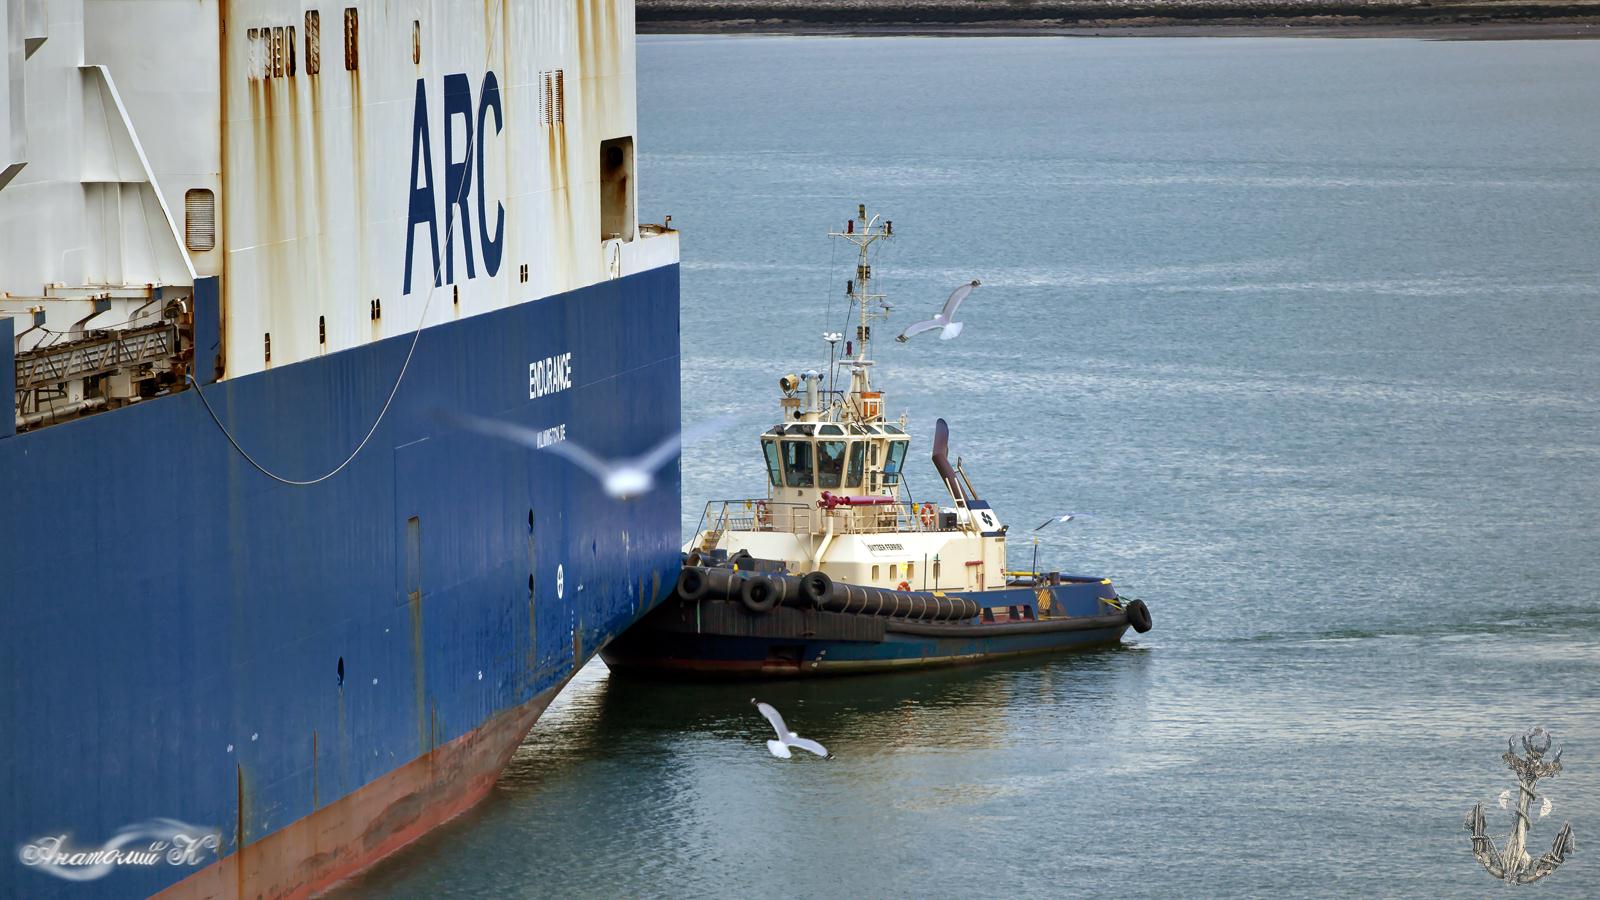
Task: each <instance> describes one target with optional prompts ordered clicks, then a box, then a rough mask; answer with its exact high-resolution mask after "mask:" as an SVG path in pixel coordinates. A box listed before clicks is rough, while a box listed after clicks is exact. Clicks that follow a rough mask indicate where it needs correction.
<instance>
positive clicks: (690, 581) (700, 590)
mask: <svg viewBox="0 0 1600 900" xmlns="http://www.w3.org/2000/svg"><path fill="white" fill-rule="evenodd" d="M710 588H711V585H710V584H709V583H708V582H707V581H706V571H705V570H704V569H702V568H699V567H698V566H685V567H684V568H683V569H681V570H679V572H678V583H677V586H676V590H677V592H678V596H679V597H682V598H683V599H685V600H699V599H700V598H701V597H704V596H705V595H706V591H707V590H709V589H710Z"/></svg>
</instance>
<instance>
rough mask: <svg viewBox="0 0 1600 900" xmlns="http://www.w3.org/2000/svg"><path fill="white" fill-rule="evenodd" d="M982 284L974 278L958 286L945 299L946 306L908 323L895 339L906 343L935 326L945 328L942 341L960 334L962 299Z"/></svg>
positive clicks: (942, 332)
mask: <svg viewBox="0 0 1600 900" xmlns="http://www.w3.org/2000/svg"><path fill="white" fill-rule="evenodd" d="M980 284H982V282H980V281H979V280H978V279H976V278H974V279H972V281H970V282H968V283H967V284H963V285H962V286H961V287H958V288H956V289H955V292H954V293H952V294H951V295H950V299H948V300H946V301H944V308H943V309H941V310H939V311H938V312H936V313H934V314H933V318H931V319H925V320H923V321H921V322H918V323H916V324H915V325H908V326H907V327H906V330H905V331H902V332H900V335H899V336H898V337H896V338H895V340H897V341H899V342H900V343H902V344H904V343H905V342H906V341H909V340H911V339H912V338H913V337H915V336H917V335H919V334H921V333H923V332H924V331H932V330H933V329H935V328H942V329H944V330H943V331H941V332H939V340H941V341H948V340H950V339H951V338H953V337H955V336H956V335H958V334H960V333H961V329H962V327H963V325H964V323H962V322H957V321H956V310H957V309H959V308H960V307H961V301H963V300H965V299H967V295H968V294H970V293H972V292H973V290H975V289H976V288H977V287H978V285H980Z"/></svg>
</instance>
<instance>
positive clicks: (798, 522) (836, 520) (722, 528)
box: [698, 497, 961, 543]
mask: <svg viewBox="0 0 1600 900" xmlns="http://www.w3.org/2000/svg"><path fill="white" fill-rule="evenodd" d="M924 507H926V508H927V509H930V510H931V512H926V513H925V512H924ZM944 518H945V517H944V515H943V514H942V513H941V511H940V510H939V509H938V508H937V507H936V506H934V505H933V504H931V503H930V504H916V503H911V502H910V501H905V500H897V501H895V502H894V503H892V504H890V503H886V504H882V505H877V506H838V507H834V508H833V509H823V508H819V507H817V506H815V505H813V504H807V503H791V502H779V501H773V500H768V499H766V498H764V497H763V498H754V497H752V498H749V499H740V500H713V501H711V502H709V503H707V504H706V508H705V511H704V512H703V513H702V514H701V516H700V528H699V531H698V533H699V534H701V535H703V536H704V537H705V538H706V540H707V542H708V543H714V542H715V541H717V540H720V539H721V537H722V535H723V534H725V533H727V532H730V531H731V532H778V533H788V534H821V533H823V532H825V531H827V530H828V526H829V524H830V523H831V524H832V526H833V532H834V534H905V533H908V532H936V531H960V530H961V528H960V526H959V525H951V526H946V525H945V524H944Z"/></svg>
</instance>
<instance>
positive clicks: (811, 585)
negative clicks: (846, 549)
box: [800, 572, 833, 606]
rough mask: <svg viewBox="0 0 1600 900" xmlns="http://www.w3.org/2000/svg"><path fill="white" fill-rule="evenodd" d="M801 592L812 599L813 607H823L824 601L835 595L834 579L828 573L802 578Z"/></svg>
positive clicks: (813, 574)
mask: <svg viewBox="0 0 1600 900" xmlns="http://www.w3.org/2000/svg"><path fill="white" fill-rule="evenodd" d="M800 590H801V592H802V593H804V594H805V595H806V596H807V597H809V598H811V602H812V604H813V605H816V606H821V605H822V601H824V600H826V599H828V595H830V594H832V593H833V579H832V578H829V577H828V573H826V572H812V573H810V574H807V575H804V576H801V579H800Z"/></svg>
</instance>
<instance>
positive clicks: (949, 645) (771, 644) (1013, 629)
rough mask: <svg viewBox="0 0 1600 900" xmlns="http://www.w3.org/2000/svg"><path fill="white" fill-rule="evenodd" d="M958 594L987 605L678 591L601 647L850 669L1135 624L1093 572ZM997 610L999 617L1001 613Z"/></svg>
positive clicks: (1110, 636) (641, 665)
mask: <svg viewBox="0 0 1600 900" xmlns="http://www.w3.org/2000/svg"><path fill="white" fill-rule="evenodd" d="M948 596H951V597H959V598H964V599H969V600H973V601H975V602H977V603H978V604H979V605H980V607H983V608H985V610H986V613H985V615H983V616H980V617H978V618H975V619H973V620H970V621H966V622H954V623H932V622H911V621H906V620H903V619H894V618H888V617H883V616H874V615H867V614H851V613H832V612H824V611H820V610H813V609H796V608H790V607H779V608H778V609H774V610H771V611H770V612H767V613H752V612H750V611H748V610H746V609H745V608H744V607H743V606H742V605H740V604H739V603H738V602H737V601H734V600H701V601H688V600H683V599H681V598H673V599H672V600H669V601H668V602H666V603H664V604H663V605H662V606H661V608H659V609H658V610H656V611H655V612H654V613H652V614H651V615H650V616H648V617H646V618H645V619H643V620H641V621H640V622H639V624H638V625H636V626H634V627H633V628H632V629H631V630H629V631H628V632H627V633H626V634H624V635H622V636H621V637H620V638H618V639H617V640H616V641H615V642H613V643H612V644H611V645H610V646H608V647H607V648H606V649H605V650H604V651H603V652H602V654H601V655H602V658H603V659H605V661H606V664H607V665H609V666H611V667H612V668H613V669H616V670H619V671H649V672H669V673H679V674H683V675H691V676H699V677H732V678H748V677H779V678H782V677H801V676H811V675H844V674H852V673H864V672H878V671H889V670H897V669H905V668H912V667H922V666H941V665H945V666H947V665H961V664H967V663H976V662H985V661H989V660H994V659H1002V658H1008V657H1016V656H1024V655H1029V654H1039V653H1052V652H1059V651H1069V650H1088V649H1093V648H1098V647H1107V646H1114V645H1116V644H1117V643H1118V642H1119V641H1120V640H1121V639H1122V635H1123V634H1124V632H1126V631H1127V629H1128V628H1129V627H1130V626H1129V621H1128V617H1127V615H1126V614H1124V613H1123V612H1122V611H1121V610H1120V609H1118V608H1117V607H1116V606H1114V605H1112V604H1111V603H1108V602H1107V601H1108V600H1114V599H1115V598H1116V592H1115V591H1114V590H1113V589H1112V587H1111V585H1110V584H1109V583H1106V582H1102V581H1095V580H1091V579H1084V580H1082V581H1078V582H1075V583H1068V584H1061V585H1053V586H1048V587H1041V588H1035V587H1014V588H1008V589H1005V590H996V591H982V592H961V593H958V592H949V594H948ZM1045 600H1048V603H1045V602H1042V601H1045ZM1041 607H1045V608H1044V609H1041ZM993 611H998V613H999V617H998V619H997V620H992V621H991V620H989V616H990V615H991V614H992V612H993Z"/></svg>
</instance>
